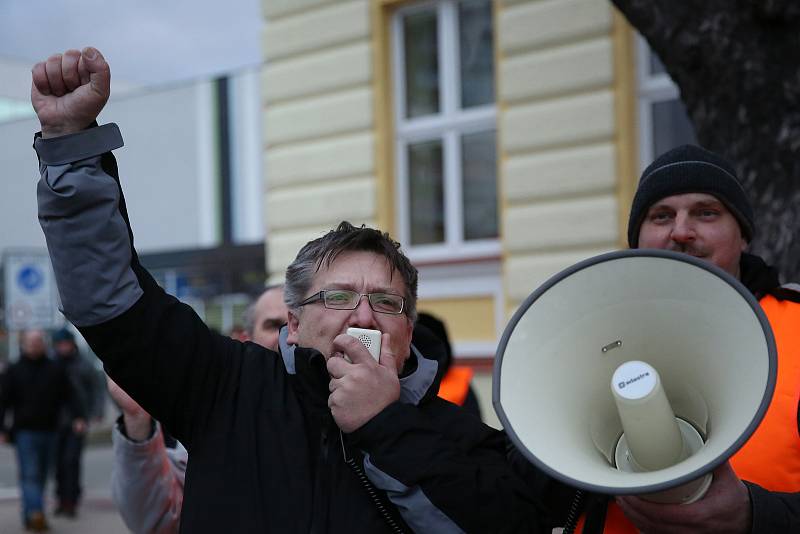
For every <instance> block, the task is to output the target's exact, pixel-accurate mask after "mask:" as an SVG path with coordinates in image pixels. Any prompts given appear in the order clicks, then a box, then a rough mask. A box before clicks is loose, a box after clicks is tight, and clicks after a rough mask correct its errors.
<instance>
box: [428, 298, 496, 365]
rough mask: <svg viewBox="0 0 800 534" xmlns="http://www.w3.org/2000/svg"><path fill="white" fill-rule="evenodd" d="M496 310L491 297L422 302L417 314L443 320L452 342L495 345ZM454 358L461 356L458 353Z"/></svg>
mask: <svg viewBox="0 0 800 534" xmlns="http://www.w3.org/2000/svg"><path fill="white" fill-rule="evenodd" d="M494 306H495V300H494V299H493V298H492V297H491V296H484V297H462V298H449V299H425V300H420V301H419V302H418V303H417V310H418V311H420V312H427V313H430V314H431V315H435V316H436V317H438V318H440V319H441V320H443V321H444V322H445V324H446V325H447V331H448V333H449V334H450V337H451V338H452V340H458V341H459V342H463V341H487V342H493V341H495V340H496V337H497V332H496V331H495V324H494V323H495V321H494ZM455 356H456V357H458V356H459V354H458V353H457V351H456V354H455Z"/></svg>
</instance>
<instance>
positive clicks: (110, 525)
mask: <svg viewBox="0 0 800 534" xmlns="http://www.w3.org/2000/svg"><path fill="white" fill-rule="evenodd" d="M111 462H112V451H111V445H110V444H108V443H103V444H98V445H90V446H89V447H87V448H86V449H85V451H84V456H83V486H84V497H83V502H82V503H81V506H80V508H79V510H78V517H77V518H75V519H66V518H63V517H54V516H53V513H52V511H53V509H54V507H55V504H54V502H53V498H52V496H53V481H52V480H50V481H49V482H48V484H47V490H46V492H47V496H48V501H47V510H46V514H47V520H48V522H49V523H50V532H51V533H52V534H125V533H127V532H129V531H128V529H127V528H125V525H124V524H123V523H122V520H121V519H120V517H119V514H118V513H117V509H116V507H115V506H114V503H113V502H112V501H111V489H110V485H109V480H110V477H111ZM24 532H25V530H24V529H23V528H22V521H21V519H20V502H19V490H18V488H17V462H16V457H15V454H14V449H13V447H10V446H8V445H2V446H0V534H17V533H24Z"/></svg>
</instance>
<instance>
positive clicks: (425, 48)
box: [403, 10, 439, 118]
mask: <svg viewBox="0 0 800 534" xmlns="http://www.w3.org/2000/svg"><path fill="white" fill-rule="evenodd" d="M437 35H438V31H437V28H436V11H434V10H430V11H422V12H417V13H411V14H408V15H406V16H404V17H403V43H404V51H405V62H406V64H405V74H406V95H405V96H406V118H414V117H419V116H422V115H431V114H433V113H438V112H439V55H438V51H439V47H438V37H437Z"/></svg>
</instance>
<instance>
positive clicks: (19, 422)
mask: <svg viewBox="0 0 800 534" xmlns="http://www.w3.org/2000/svg"><path fill="white" fill-rule="evenodd" d="M62 408H69V410H70V412H71V413H72V414H73V417H86V410H85V407H84V404H83V402H82V401H81V399H80V397H79V396H78V395H77V394H76V392H75V390H74V389H73V387H72V384H71V383H70V381H69V378H68V377H67V374H66V373H65V372H64V369H63V368H61V366H60V365H58V364H57V363H56V362H54V361H53V360H50V359H49V358H46V357H41V358H39V359H36V360H32V359H30V358H28V357H26V356H24V355H23V356H21V357H20V359H19V360H18V361H17V362H14V364H12V365H11V366H10V367H9V368H8V370H7V371H6V373H5V374H4V375H3V377H2V384H1V385H0V430H2V431H7V430H6V429H5V428H4V427H3V426H2V425H3V422H4V421H5V414H6V412H7V411H11V412H13V420H14V422H13V427H12V429H13V430H14V431H16V430H44V431H54V430H55V429H56V426H57V422H58V414H59V410H60V409H62Z"/></svg>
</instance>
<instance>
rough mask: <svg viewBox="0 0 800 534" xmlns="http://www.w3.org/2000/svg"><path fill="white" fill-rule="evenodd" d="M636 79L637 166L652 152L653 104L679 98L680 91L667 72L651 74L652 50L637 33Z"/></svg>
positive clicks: (642, 165)
mask: <svg viewBox="0 0 800 534" xmlns="http://www.w3.org/2000/svg"><path fill="white" fill-rule="evenodd" d="M636 40H637V54H636V58H637V65H636V72H637V79H638V85H639V168H640V169H644V168H645V167H647V165H649V164H650V163H651V162H652V161H653V159H655V156H656V155H655V154H653V104H655V103H657V102H666V101H669V100H675V99H680V97H681V95H680V91H679V90H678V86H677V85H675V82H673V81H672V78H670V76H669V74H667V73H666V72H661V73H658V74H653V73H652V72H651V70H650V55H651V54H653V51H652V50H651V49H650V46H649V45H648V44H647V41H646V40H645V39H644V37H642V36H641V35H637V37H636Z"/></svg>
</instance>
